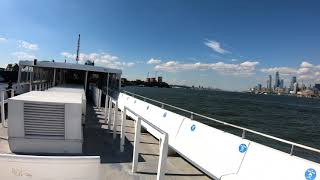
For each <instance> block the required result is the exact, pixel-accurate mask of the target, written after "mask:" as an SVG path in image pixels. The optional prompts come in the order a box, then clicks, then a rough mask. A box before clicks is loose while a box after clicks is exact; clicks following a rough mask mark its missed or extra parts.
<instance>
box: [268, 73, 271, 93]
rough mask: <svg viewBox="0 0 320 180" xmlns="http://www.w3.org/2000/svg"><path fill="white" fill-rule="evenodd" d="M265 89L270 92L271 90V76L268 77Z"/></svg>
mask: <svg viewBox="0 0 320 180" xmlns="http://www.w3.org/2000/svg"><path fill="white" fill-rule="evenodd" d="M267 89H268V90H270V91H271V89H272V76H271V75H269V79H268V81H267Z"/></svg>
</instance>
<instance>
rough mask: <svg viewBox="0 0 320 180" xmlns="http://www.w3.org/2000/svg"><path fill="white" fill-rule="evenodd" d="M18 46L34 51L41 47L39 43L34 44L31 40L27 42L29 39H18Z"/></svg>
mask: <svg viewBox="0 0 320 180" xmlns="http://www.w3.org/2000/svg"><path fill="white" fill-rule="evenodd" d="M18 46H19V47H21V48H25V49H28V50H34V51H36V50H38V49H39V46H38V44H33V43H30V42H27V41H23V40H19V41H18Z"/></svg>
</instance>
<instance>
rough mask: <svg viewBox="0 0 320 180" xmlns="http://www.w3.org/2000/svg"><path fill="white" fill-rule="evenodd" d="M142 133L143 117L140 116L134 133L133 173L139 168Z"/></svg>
mask: <svg viewBox="0 0 320 180" xmlns="http://www.w3.org/2000/svg"><path fill="white" fill-rule="evenodd" d="M140 134H141V118H140V117H138V120H137V121H136V126H135V133H134V146H133V160H132V172H133V173H135V172H137V168H138V159H139V143H140Z"/></svg>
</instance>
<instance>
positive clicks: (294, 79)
mask: <svg viewBox="0 0 320 180" xmlns="http://www.w3.org/2000/svg"><path fill="white" fill-rule="evenodd" d="M295 82H297V77H296V76H293V77H292V79H291V83H290V90H293V89H294V83H295Z"/></svg>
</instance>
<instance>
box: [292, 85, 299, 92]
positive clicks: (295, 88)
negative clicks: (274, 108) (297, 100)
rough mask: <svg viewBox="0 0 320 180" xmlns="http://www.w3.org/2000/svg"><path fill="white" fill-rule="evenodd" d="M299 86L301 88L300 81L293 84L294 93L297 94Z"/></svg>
mask: <svg viewBox="0 0 320 180" xmlns="http://www.w3.org/2000/svg"><path fill="white" fill-rule="evenodd" d="M298 88H299V86H298V83H297V82H295V83H294V84H293V93H294V94H297V92H298Z"/></svg>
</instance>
